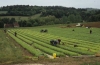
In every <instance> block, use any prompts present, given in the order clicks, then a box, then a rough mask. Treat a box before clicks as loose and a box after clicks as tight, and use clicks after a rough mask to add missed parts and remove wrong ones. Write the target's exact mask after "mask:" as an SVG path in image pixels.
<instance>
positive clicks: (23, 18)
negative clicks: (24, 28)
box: [0, 14, 41, 21]
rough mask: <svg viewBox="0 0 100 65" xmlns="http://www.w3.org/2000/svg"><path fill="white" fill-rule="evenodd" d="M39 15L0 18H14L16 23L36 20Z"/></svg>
mask: <svg viewBox="0 0 100 65" xmlns="http://www.w3.org/2000/svg"><path fill="white" fill-rule="evenodd" d="M40 15H41V14H36V15H34V16H0V18H10V19H11V18H15V19H16V21H19V20H29V19H36V18H38V17H40Z"/></svg>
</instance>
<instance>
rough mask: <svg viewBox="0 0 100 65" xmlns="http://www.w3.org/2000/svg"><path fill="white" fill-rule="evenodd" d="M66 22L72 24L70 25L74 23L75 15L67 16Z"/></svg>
mask: <svg viewBox="0 0 100 65" xmlns="http://www.w3.org/2000/svg"><path fill="white" fill-rule="evenodd" d="M68 21H70V22H72V23H75V15H74V14H71V15H69V16H68Z"/></svg>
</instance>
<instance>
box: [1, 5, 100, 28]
mask: <svg viewBox="0 0 100 65" xmlns="http://www.w3.org/2000/svg"><path fill="white" fill-rule="evenodd" d="M12 18H13V19H12ZM13 20H14V21H17V22H19V24H20V26H21V27H27V26H40V25H52V24H70V23H79V22H80V23H82V22H83V21H84V22H98V21H100V9H96V8H74V7H63V6H29V5H12V6H3V7H0V24H1V25H2V26H3V24H4V23H12V22H13Z"/></svg>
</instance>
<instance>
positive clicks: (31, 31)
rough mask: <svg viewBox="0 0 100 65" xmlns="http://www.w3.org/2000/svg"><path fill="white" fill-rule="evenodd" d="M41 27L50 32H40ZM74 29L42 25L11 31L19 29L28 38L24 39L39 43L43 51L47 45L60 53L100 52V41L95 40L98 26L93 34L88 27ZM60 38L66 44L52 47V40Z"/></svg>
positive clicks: (72, 54)
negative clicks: (75, 45)
mask: <svg viewBox="0 0 100 65" xmlns="http://www.w3.org/2000/svg"><path fill="white" fill-rule="evenodd" d="M41 29H48V33H40V30H41ZM72 29H73V28H60V27H59V26H57V27H54V26H52V27H51V26H48V27H45V26H41V27H34V28H25V29H24V28H23V29H12V30H11V31H12V32H14V31H17V33H18V34H19V35H21V36H22V38H23V37H24V38H25V39H26V40H25V39H24V38H23V40H25V41H27V39H28V40H30V41H27V42H28V43H30V42H35V43H37V44H38V45H36V47H37V48H39V49H40V50H41V51H44V47H47V48H49V49H52V50H55V51H58V52H60V53H64V54H66V55H68V56H75V55H93V54H96V53H97V52H99V50H100V47H99V46H100V44H99V42H97V40H98V39H95V40H96V41H93V40H94V37H95V35H96V34H98V33H97V32H99V31H98V30H99V29H98V28H92V30H94V31H95V33H94V32H93V33H92V34H89V29H86V28H74V29H75V31H72ZM89 36H91V38H89ZM96 37H99V36H96ZM58 38H60V39H61V40H62V42H64V43H65V45H64V46H63V45H58V46H57V47H52V46H51V45H50V40H51V39H58ZM98 41H99V40H98ZM74 44H77V45H78V47H77V48H75V47H73V45H74ZM40 45H41V46H40ZM38 46H39V47H38ZM40 47H41V48H40ZM42 47H43V48H42ZM88 49H90V51H88ZM45 51H46V50H45ZM51 54H52V53H51Z"/></svg>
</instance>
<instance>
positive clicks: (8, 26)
mask: <svg viewBox="0 0 100 65" xmlns="http://www.w3.org/2000/svg"><path fill="white" fill-rule="evenodd" d="M12 27H19V24H18V23H17V22H15V23H13V24H4V28H12Z"/></svg>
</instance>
